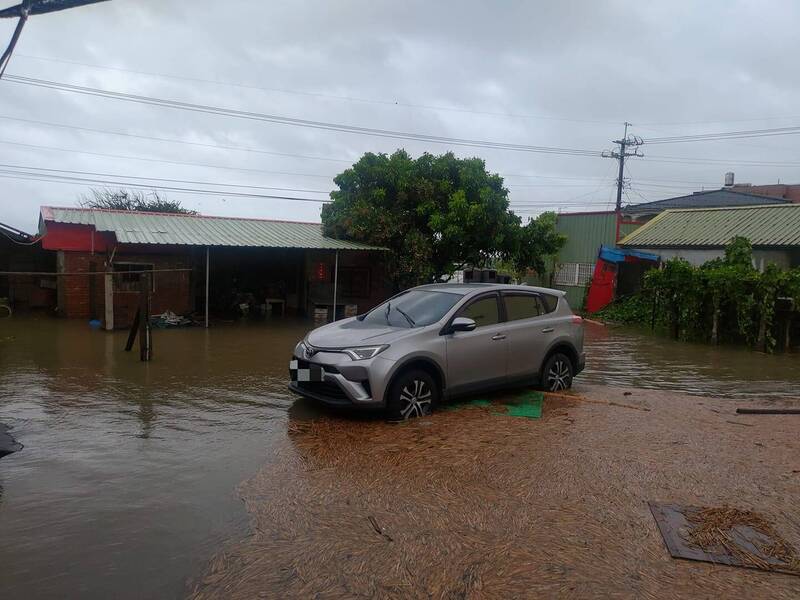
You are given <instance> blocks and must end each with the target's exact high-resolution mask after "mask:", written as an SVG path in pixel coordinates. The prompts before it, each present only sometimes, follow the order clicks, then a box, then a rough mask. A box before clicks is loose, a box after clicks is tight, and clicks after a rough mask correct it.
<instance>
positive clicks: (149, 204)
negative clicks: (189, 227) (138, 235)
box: [80, 188, 197, 215]
mask: <svg viewBox="0 0 800 600" xmlns="http://www.w3.org/2000/svg"><path fill="white" fill-rule="evenodd" d="M80 204H81V206H83V207H84V208H106V209H113V210H133V211H139V212H163V213H179V214H184V215H196V214H197V211H195V210H189V209H187V208H183V206H181V203H180V202H178V201H176V200H167V199H166V198H163V197H161V196H160V195H159V193H158V192H155V191H154V192H151V193H149V194H146V193H144V192H140V191H135V190H133V191H129V190H111V189H108V188H103V189H92V194H91V196H82V197H81V203H80Z"/></svg>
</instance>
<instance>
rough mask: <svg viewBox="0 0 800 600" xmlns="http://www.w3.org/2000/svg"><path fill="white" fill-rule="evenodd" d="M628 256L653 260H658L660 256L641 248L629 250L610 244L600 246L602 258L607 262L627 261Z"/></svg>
mask: <svg viewBox="0 0 800 600" xmlns="http://www.w3.org/2000/svg"><path fill="white" fill-rule="evenodd" d="M626 256H635V257H636V258H639V259H641V260H651V261H653V262H658V260H659V256H658V255H656V254H650V253H649V252H640V251H639V250H628V249H622V248H610V247H609V246H600V258H601V259H603V260H604V261H606V262H612V263H621V262H625V257H626Z"/></svg>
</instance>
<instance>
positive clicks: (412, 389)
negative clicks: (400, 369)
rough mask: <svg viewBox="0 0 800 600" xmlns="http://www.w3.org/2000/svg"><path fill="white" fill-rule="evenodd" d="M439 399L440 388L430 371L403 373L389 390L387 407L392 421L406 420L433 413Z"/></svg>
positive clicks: (415, 370)
mask: <svg viewBox="0 0 800 600" xmlns="http://www.w3.org/2000/svg"><path fill="white" fill-rule="evenodd" d="M438 401H439V388H438V386H437V385H436V381H435V380H434V378H433V377H431V375H430V374H429V373H426V372H425V371H422V370H417V369H414V370H411V371H407V372H406V373H401V374H400V376H399V377H398V378H397V379H396V380H395V381H394V383H393V384H392V387H391V389H390V390H389V397H388V399H387V403H386V408H387V413H388V417H389V420H390V421H405V420H406V419H411V418H414V417H422V416H425V415H429V414H431V412H432V411H433V409H434V407H435V406H436V404H437V402H438Z"/></svg>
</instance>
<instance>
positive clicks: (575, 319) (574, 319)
mask: <svg viewBox="0 0 800 600" xmlns="http://www.w3.org/2000/svg"><path fill="white" fill-rule="evenodd" d="M572 322H573V323H575V324H576V325H580V324H581V323H583V317H579V316H578V315H572Z"/></svg>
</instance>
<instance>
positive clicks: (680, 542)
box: [648, 502, 800, 576]
mask: <svg viewBox="0 0 800 600" xmlns="http://www.w3.org/2000/svg"><path fill="white" fill-rule="evenodd" d="M648 504H649V506H650V512H651V513H653V518H654V519H655V520H656V524H657V525H658V529H659V531H660V532H661V537H663V538H664V544H666V546H667V549H668V550H669V553H670V555H671V556H672V557H673V558H683V559H686V560H696V561H701V562H710V563H716V564H722V565H730V566H733V567H744V568H748V569H759V570H763V571H775V572H778V573H786V574H788V575H797V576H800V570H798V565H794V564H790V563H787V562H785V561H784V560H781V559H780V558H778V557H776V556H772V555H771V554H768V553H766V552H765V551H764V550H765V549H769V548H774V547H776V545H777V544H778V543H784V542H782V540H777V539H774V538H771V537H770V536H768V535H766V534H765V533H764V532H763V531H758V530H757V529H754V528H752V527H749V526H747V525H735V526H734V527H731V528H730V529H729V530H728V531H725V532H722V533H724V534H725V535H727V536H728V537H729V539H730V547H725V546H723V545H719V546H717V547H715V548H714V549H710V548H709V549H703V548H700V547H698V546H696V545H694V544H692V543H691V541H690V536H689V534H690V532H691V531H692V529H693V528H694V527H695V525H694V524H693V523H692V522H691V521H690V517H691V516H692V515H693V514H697V513H698V512H699V511H700V510H701V509H700V508H697V507H692V506H679V505H677V504H655V503H652V502H650V503H648ZM746 557H750V560H746Z"/></svg>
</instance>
